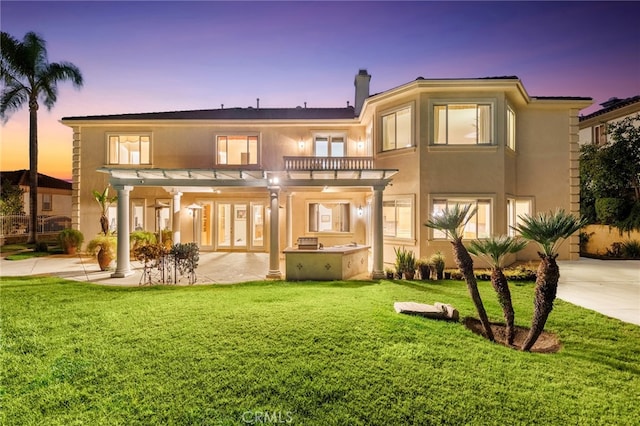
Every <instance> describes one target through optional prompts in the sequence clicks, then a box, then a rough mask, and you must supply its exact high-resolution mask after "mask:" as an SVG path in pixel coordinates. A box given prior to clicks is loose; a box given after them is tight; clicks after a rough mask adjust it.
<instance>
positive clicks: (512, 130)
mask: <svg viewBox="0 0 640 426" xmlns="http://www.w3.org/2000/svg"><path fill="white" fill-rule="evenodd" d="M507 146H508V147H509V148H511V149H512V150H514V151H515V150H516V113H515V112H514V111H513V110H512V109H511V107H507Z"/></svg>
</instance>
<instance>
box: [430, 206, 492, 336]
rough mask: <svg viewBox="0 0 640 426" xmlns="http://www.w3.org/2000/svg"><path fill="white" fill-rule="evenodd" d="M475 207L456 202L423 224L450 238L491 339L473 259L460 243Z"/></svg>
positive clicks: (483, 324)
mask: <svg viewBox="0 0 640 426" xmlns="http://www.w3.org/2000/svg"><path fill="white" fill-rule="evenodd" d="M476 210H477V209H475V208H474V209H473V210H472V209H471V205H470V204H467V205H463V206H460V205H459V204H456V205H455V206H454V207H452V208H451V209H449V208H447V209H445V210H444V211H443V212H442V213H440V214H437V215H434V216H433V217H432V218H431V220H429V221H428V222H427V223H425V226H427V227H429V228H433V229H438V230H440V231H445V232H446V233H447V235H448V236H449V238H451V244H452V246H453V257H454V259H455V262H456V265H457V266H458V268H459V269H460V272H461V273H462V276H463V277H464V280H465V282H466V283H467V289H468V290H469V294H470V295H471V300H473V303H474V305H475V307H476V310H477V311H478V316H479V317H480V322H481V323H482V327H483V329H484V333H485V336H486V337H487V339H489V340H491V341H493V340H494V338H493V332H492V331H491V324H490V323H489V318H488V317H487V312H486V311H485V309H484V305H483V303H482V298H481V297H480V292H479V291H478V283H477V281H476V276H475V274H474V273H473V260H472V259H471V256H470V255H469V252H468V251H467V249H466V247H465V246H464V244H462V236H463V230H464V227H465V225H466V224H467V222H468V221H469V219H471V217H472V216H473V215H474V214H476Z"/></svg>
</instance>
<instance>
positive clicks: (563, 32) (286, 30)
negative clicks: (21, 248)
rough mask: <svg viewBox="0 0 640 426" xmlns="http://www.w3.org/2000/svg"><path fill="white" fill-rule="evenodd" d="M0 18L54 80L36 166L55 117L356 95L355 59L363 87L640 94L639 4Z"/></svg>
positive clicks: (17, 160)
mask: <svg viewBox="0 0 640 426" xmlns="http://www.w3.org/2000/svg"><path fill="white" fill-rule="evenodd" d="M0 7H1V10H0V12H1V15H0V16H1V22H0V24H1V27H2V31H5V32H8V33H10V34H11V35H13V36H14V37H16V38H19V39H22V37H23V36H24V34H25V33H26V32H27V31H36V32H38V33H40V34H41V35H42V36H43V37H44V38H45V40H47V43H48V51H49V60H50V61H51V62H57V61H65V60H66V61H70V62H73V63H74V64H76V65H77V66H78V67H79V68H80V69H81V71H82V73H83V75H84V78H85V84H84V88H83V89H81V90H80V91H76V90H74V89H72V88H71V85H70V84H68V83H67V84H62V85H61V86H60V94H59V98H58V103H57V105H56V106H55V107H54V108H53V109H52V110H51V111H50V112H47V111H46V109H45V108H44V107H43V108H41V112H40V120H39V135H40V156H39V170H40V171H41V172H42V173H45V174H50V175H53V176H56V177H60V178H69V177H70V175H71V130H70V129H69V128H67V127H65V126H63V125H61V124H60V123H58V120H59V119H60V118H61V117H64V116H74V115H88V114H111V113H126V112H149V111H171V110H183V109H205V108H219V107H220V104H224V105H225V107H234V106H240V107H246V106H249V105H251V106H254V105H255V103H256V98H260V106H262V107H295V106H297V105H302V104H303V103H304V102H307V105H308V106H309V107H325V106H344V105H346V102H347V101H349V102H351V103H353V97H354V94H353V91H354V88H353V78H354V76H355V74H356V73H357V71H358V69H359V68H366V69H367V70H368V71H369V73H370V74H371V75H372V79H371V92H372V93H377V92H381V91H385V90H388V89H390V88H392V87H395V86H399V85H401V84H404V83H407V82H409V81H411V80H414V79H415V78H416V77H418V76H422V77H425V78H457V77H460V78H467V77H468V78H473V77H486V76H499V75H517V76H518V77H520V79H521V80H522V81H523V84H524V86H525V88H526V89H527V91H528V92H529V94H530V95H533V96H588V97H592V98H594V101H595V104H594V106H592V107H590V108H588V109H586V110H584V111H583V113H585V114H586V113H589V112H592V111H594V110H596V109H598V108H599V106H598V105H597V104H598V103H600V102H603V101H605V100H607V99H608V98H610V97H613V96H616V97H619V98H623V97H629V96H634V95H638V94H640V25H638V16H640V3H637V2H566V3H558V2H406V3H401V2H393V3H391V2H257V3H254V2H211V1H200V2H177V1H174V2H120V1H118V2H115V1H113V2H78V1H74V2H71V1H70V2H25V1H21V2H12V1H4V0H3V1H2V2H1V4H0ZM0 168H1V169H2V170H11V169H18V168H28V114H27V111H26V109H25V110H24V111H21V112H19V113H16V114H14V115H12V116H11V117H10V119H9V122H8V123H6V124H5V125H3V127H2V157H1V162H0Z"/></svg>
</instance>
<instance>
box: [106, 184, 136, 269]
mask: <svg viewBox="0 0 640 426" xmlns="http://www.w3.org/2000/svg"><path fill="white" fill-rule="evenodd" d="M114 189H115V190H116V191H118V237H117V238H118V257H117V258H116V270H115V272H114V273H113V274H111V278H124V277H128V276H130V275H133V271H132V270H131V263H130V259H129V192H131V190H132V189H133V186H128V185H114Z"/></svg>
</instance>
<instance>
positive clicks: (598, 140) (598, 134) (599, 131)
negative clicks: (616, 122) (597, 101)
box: [593, 124, 607, 145]
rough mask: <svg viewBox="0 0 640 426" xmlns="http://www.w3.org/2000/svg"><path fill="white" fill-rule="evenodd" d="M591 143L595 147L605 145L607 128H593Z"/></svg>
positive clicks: (604, 126) (602, 126) (603, 126)
mask: <svg viewBox="0 0 640 426" xmlns="http://www.w3.org/2000/svg"><path fill="white" fill-rule="evenodd" d="M593 143H594V144H596V145H604V144H606V143H607V127H606V125H605V124H599V125H597V126H593Z"/></svg>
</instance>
